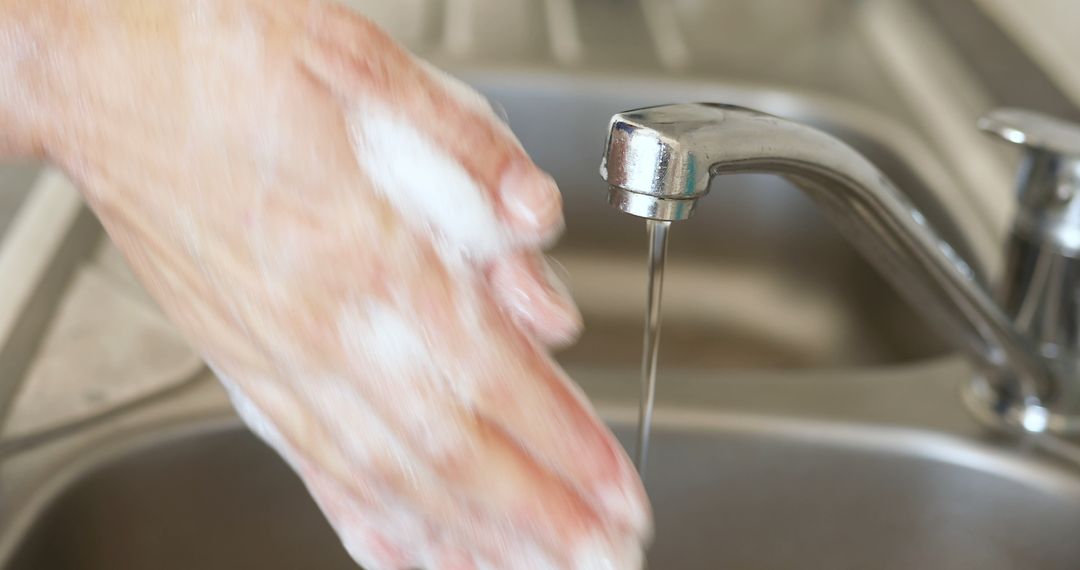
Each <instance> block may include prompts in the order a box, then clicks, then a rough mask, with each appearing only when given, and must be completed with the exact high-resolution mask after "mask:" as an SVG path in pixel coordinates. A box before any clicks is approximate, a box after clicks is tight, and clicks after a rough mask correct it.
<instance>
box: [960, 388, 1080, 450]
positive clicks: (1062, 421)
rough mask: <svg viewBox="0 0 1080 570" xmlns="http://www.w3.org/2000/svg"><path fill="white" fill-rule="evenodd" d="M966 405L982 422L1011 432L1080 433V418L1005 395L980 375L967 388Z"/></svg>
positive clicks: (963, 397) (963, 393)
mask: <svg viewBox="0 0 1080 570" xmlns="http://www.w3.org/2000/svg"><path fill="white" fill-rule="evenodd" d="M961 397H962V399H963V401H964V404H965V405H966V406H967V408H968V409H969V410H970V411H971V413H972V414H974V415H975V417H976V418H978V419H979V421H981V422H983V423H985V424H987V425H989V426H990V427H993V428H996V429H1002V430H1005V431H1009V432H1014V433H1015V432H1017V431H1020V432H1026V433H1053V434H1058V435H1078V434H1080V416H1074V415H1066V414H1061V413H1057V412H1052V411H1050V410H1049V409H1047V408H1045V407H1043V406H1040V405H1036V404H1030V403H1025V402H1022V401H1020V400H1019V399H1018V398H1016V397H1015V396H1010V395H1007V394H1003V393H1002V392H1001V391H1000V390H998V389H996V388H995V387H994V386H993V385H992V384H991V383H990V382H989V381H988V380H987V379H986V378H985V377H982V376H976V377H975V378H973V379H972V380H971V382H969V383H968V384H967V385H966V386H965V387H964V389H963V391H962V394H961Z"/></svg>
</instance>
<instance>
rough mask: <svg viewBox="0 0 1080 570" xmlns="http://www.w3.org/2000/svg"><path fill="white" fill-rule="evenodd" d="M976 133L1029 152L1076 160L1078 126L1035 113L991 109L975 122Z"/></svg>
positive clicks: (1079, 143) (1079, 139)
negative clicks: (1015, 145) (977, 126)
mask: <svg viewBox="0 0 1080 570" xmlns="http://www.w3.org/2000/svg"><path fill="white" fill-rule="evenodd" d="M979 129H981V130H983V131H986V132H988V133H992V134H995V135H997V136H999V137H1001V138H1003V139H1005V140H1007V141H1009V142H1011V143H1016V144H1019V145H1024V146H1026V147H1028V148H1031V149H1033V150H1038V151H1040V152H1049V153H1051V154H1055V155H1059V156H1072V157H1075V158H1080V125H1077V124H1075V123H1070V122H1068V121H1063V120H1061V119H1058V118H1057V117H1053V116H1050V115H1046V114H1043V113H1039V112H1038V111H1029V110H1027V109H1017V108H1013V107H1002V108H1000V109H994V110H993V111H990V112H989V113H987V114H986V115H984V116H983V117H982V118H981V119H979Z"/></svg>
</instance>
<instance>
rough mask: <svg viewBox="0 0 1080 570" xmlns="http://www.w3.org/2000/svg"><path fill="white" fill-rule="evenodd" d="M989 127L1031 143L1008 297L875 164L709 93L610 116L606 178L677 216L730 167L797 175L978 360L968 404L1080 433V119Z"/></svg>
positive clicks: (620, 194) (1021, 119)
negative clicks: (705, 99) (983, 281)
mask: <svg viewBox="0 0 1080 570" xmlns="http://www.w3.org/2000/svg"><path fill="white" fill-rule="evenodd" d="M979 127H980V128H981V129H983V130H984V131H987V132H989V133H992V134H996V135H998V136H1000V137H1002V138H1004V139H1005V140H1007V141H1010V142H1013V143H1017V144H1020V145H1023V146H1024V147H1025V148H1026V155H1025V158H1024V160H1023V161H1022V167H1021V169H1020V176H1019V192H1018V197H1019V208H1018V213H1017V214H1016V218H1015V223H1014V226H1013V231H1012V234H1011V237H1010V241H1009V244H1008V248H1007V253H1006V255H1007V260H1006V268H1007V269H1006V271H1005V276H1004V279H1003V283H1002V286H1001V291H1000V298H1001V299H1002V302H1000V303H999V302H997V301H995V299H994V297H993V296H992V294H991V293H989V292H987V290H986V289H984V287H983V286H982V285H980V284H979V282H978V281H977V280H976V277H975V274H974V272H973V271H972V269H971V266H969V265H968V264H967V263H966V262H965V261H964V260H963V259H962V258H961V257H960V256H959V255H958V254H957V253H956V252H955V251H954V249H953V248H952V247H951V246H950V245H949V244H948V243H946V242H945V241H943V240H942V239H940V238H939V237H938V236H937V234H936V233H935V231H934V229H933V228H932V227H930V225H929V224H928V223H927V220H926V218H925V217H923V215H922V214H921V213H920V212H919V210H918V209H916V208H915V207H914V206H912V204H911V203H909V202H908V200H907V199H906V198H905V197H904V195H903V194H902V193H901V192H899V191H898V190H897V189H896V187H895V186H894V185H893V184H892V183H891V182H890V181H889V180H888V179H887V178H886V177H885V175H884V174H882V173H881V172H880V171H879V170H878V169H877V168H876V167H875V166H874V165H873V164H871V163H870V161H869V160H867V159H866V158H865V157H863V156H862V155H861V154H859V153H858V152H856V151H855V150H854V149H852V148H851V147H850V146H848V145H846V144H845V143H843V142H841V141H840V140H838V139H837V138H835V137H833V136H831V135H829V134H826V133H824V132H822V131H820V130H817V129H814V128H811V127H808V126H805V125H802V124H799V123H796V122H793V121H789V120H785V119H782V118H779V117H775V116H772V115H768V114H766V113H762V112H758V111H754V110H751V109H746V108H743V107H737V106H733V105H721V104H706V103H693V104H676V105H662V106H657V107H649V108H644V109H637V110H633V111H627V112H624V113H620V114H618V115H615V116H614V117H613V118H612V120H611V124H610V129H609V134H608V141H607V146H606V149H605V153H604V158H603V162H602V163H601V166H600V174H601V176H603V178H604V180H605V181H607V183H608V185H609V192H608V201H609V202H610V204H611V205H612V206H614V207H615V208H616V209H618V210H621V211H622V212H625V213H628V214H631V215H634V216H638V217H642V218H646V219H652V220H661V221H666V222H677V221H679V220H685V219H687V218H689V217H690V216H691V215H693V213H694V210H695V209H696V208H697V206H698V203H699V202H700V201H701V199H702V198H704V197H705V196H706V195H707V194H708V192H709V185H710V182H711V181H712V179H713V178H715V177H717V176H723V175H725V174H735V173H746V172H756V173H769V174H776V175H779V176H782V177H784V178H786V179H788V180H789V181H791V183H792V184H794V185H795V186H796V187H797V188H799V189H801V190H802V191H803V192H805V193H806V194H807V195H808V196H809V197H810V198H811V199H812V200H813V201H814V202H815V203H816V204H818V205H819V206H820V207H821V208H822V209H823V210H824V211H825V213H826V214H827V216H828V217H829V218H830V219H832V220H833V221H834V222H835V224H836V226H837V227H838V229H839V230H840V232H841V233H842V234H844V235H845V236H846V237H848V238H849V239H850V241H851V242H852V243H853V244H854V245H855V246H856V248H857V249H859V250H860V251H861V252H862V254H863V255H864V256H865V257H866V258H867V259H868V260H869V261H870V262H871V263H872V264H873V265H875V266H876V267H877V268H878V270H879V271H881V272H882V273H883V274H884V275H885V276H886V278H888V279H889V280H890V281H891V283H892V284H893V286H894V287H895V288H896V289H897V290H898V291H899V292H900V293H901V294H903V295H904V296H905V297H907V299H908V301H909V302H910V303H911V305H912V306H913V307H915V308H917V309H919V310H921V311H922V313H923V315H924V317H925V318H926V319H928V320H929V321H930V322H931V324H932V325H934V326H936V327H937V328H938V329H939V330H940V331H941V332H943V333H944V335H943V336H945V337H946V338H948V339H950V340H951V341H953V343H954V344H955V345H956V346H957V348H959V349H960V350H962V351H963V352H965V353H966V355H967V356H968V357H969V358H970V360H971V361H972V363H973V364H974V369H975V376H974V378H973V379H972V381H971V382H970V383H969V384H968V385H967V387H966V388H965V390H964V401H965V402H966V403H967V404H968V406H969V407H970V408H971V409H972V411H973V412H974V413H976V415H977V416H978V417H980V418H981V419H983V420H988V421H992V422H993V423H994V425H998V426H1002V427H1006V428H1010V429H1019V430H1022V431H1026V432H1036V433H1059V434H1068V433H1078V432H1080V376H1078V374H1077V365H1076V364H1077V362H1078V360H1077V356H1078V355H1080V330H1078V329H1080V296H1078V294H1080V126H1077V125H1073V124H1070V123H1066V122H1064V121H1060V120H1057V119H1055V118H1052V117H1048V116H1045V115H1041V114H1038V113H1035V112H1031V111H1024V110H1019V109H999V110H996V111H993V112H991V113H990V114H988V115H986V116H985V117H983V118H982V119H981V120H980V121H979Z"/></svg>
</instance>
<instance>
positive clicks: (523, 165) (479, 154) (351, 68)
mask: <svg viewBox="0 0 1080 570" xmlns="http://www.w3.org/2000/svg"><path fill="white" fill-rule="evenodd" d="M309 28H310V36H311V37H310V42H309V43H308V44H306V46H305V50H304V53H303V54H302V58H303V64H304V65H305V66H306V68H307V69H309V70H310V71H311V72H312V74H313V75H314V76H316V77H317V78H318V79H320V80H321V81H323V82H324V83H325V84H326V86H327V87H328V88H329V89H330V90H331V91H332V92H334V93H335V94H336V95H337V96H338V97H339V98H340V99H341V100H342V101H343V103H344V104H345V105H346V107H347V108H351V107H354V106H361V105H372V104H374V103H381V106H382V107H383V108H384V110H386V109H392V110H393V112H394V113H396V114H397V115H398V119H397V120H398V121H404V120H405V119H404V118H407V122H408V123H410V124H411V125H412V126H413V127H414V128H416V129H418V130H420V131H421V133H422V135H423V136H424V137H425V138H426V139H428V140H429V141H430V142H431V144H432V145H433V146H434V147H436V148H438V149H440V150H441V151H442V152H444V153H446V154H447V155H448V156H449V157H450V159H451V161H452V162H454V163H455V164H458V165H460V166H461V168H463V170H464V171H465V172H466V173H467V175H468V176H469V177H470V178H471V180H473V181H474V182H475V183H476V184H477V185H478V187H479V188H481V189H482V191H483V192H484V193H485V194H486V199H487V200H488V201H489V202H490V203H491V204H493V205H494V207H495V210H496V212H497V214H498V215H499V217H500V219H501V220H502V221H503V222H504V223H505V225H506V226H507V227H508V228H509V229H511V230H513V231H514V233H515V235H517V236H518V237H519V238H520V239H522V240H526V241H527V242H528V243H534V244H539V243H542V242H544V241H546V240H549V239H551V237H552V236H553V235H554V234H556V233H558V231H559V229H561V224H562V215H561V199H560V197H559V194H558V191H557V189H556V187H555V185H554V183H553V182H552V181H551V179H550V177H548V176H547V175H546V174H544V173H543V172H542V171H540V170H539V169H538V168H536V166H535V165H533V164H532V162H531V161H530V160H529V159H528V157H527V156H526V154H525V152H524V150H523V149H522V148H521V146H520V144H519V143H518V142H517V139H516V138H515V137H514V136H513V133H511V132H510V130H509V129H508V128H507V127H506V125H505V124H504V123H503V122H502V121H501V120H499V118H498V116H497V115H496V114H495V112H494V111H493V110H492V108H491V106H490V105H489V104H487V102H486V101H484V99H483V98H482V97H481V96H480V95H478V94H476V93H475V92H474V91H473V90H472V89H471V88H469V87H468V86H466V85H464V84H463V83H461V82H460V81H458V80H456V79H453V78H451V77H449V76H447V75H445V74H443V73H442V72H440V71H438V70H436V69H434V68H432V67H430V66H428V65H427V64H425V63H423V62H421V61H419V60H417V59H415V58H413V57H412V55H411V54H409V53H408V52H406V51H405V50H404V49H403V48H401V47H400V46H398V45H397V44H395V43H394V42H393V41H392V40H391V39H390V38H389V37H388V36H387V35H386V34H385V33H383V32H382V31H380V30H379V29H378V28H377V27H376V26H374V25H373V24H372V23H371V22H369V21H367V20H365V19H364V18H362V17H360V16H358V15H357V14H355V13H353V12H352V11H350V10H348V9H347V8H343V7H339V6H327V7H325V8H324V9H323V10H322V12H321V13H320V14H318V15H316V16H313V17H312V22H311V24H310V25H309ZM376 54H377V55H376ZM413 166H414V169H415V166H416V165H413ZM413 173H414V174H415V172H413ZM428 191H429V192H435V191H437V189H428Z"/></svg>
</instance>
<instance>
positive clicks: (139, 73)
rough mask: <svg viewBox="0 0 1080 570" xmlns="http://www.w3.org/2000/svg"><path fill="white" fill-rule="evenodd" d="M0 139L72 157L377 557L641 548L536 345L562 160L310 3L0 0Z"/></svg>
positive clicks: (166, 304) (270, 424) (644, 517)
mask: <svg viewBox="0 0 1080 570" xmlns="http://www.w3.org/2000/svg"><path fill="white" fill-rule="evenodd" d="M0 50H2V53H3V54H5V55H6V56H7V57H4V58H3V63H2V64H0V65H2V66H3V67H4V69H0V150H3V151H4V152H7V153H18V154H38V155H42V156H44V157H46V158H48V159H50V160H51V161H53V162H54V163H56V164H58V165H60V166H61V167H62V168H64V169H65V170H66V171H67V172H68V173H69V174H70V176H71V177H72V178H73V180H75V181H76V183H77V184H78V185H79V186H80V188H81V189H82V191H83V193H84V195H85V197H86V199H87V201H88V203H89V204H90V206H91V207H92V208H93V210H94V212H95V213H96V214H97V215H98V216H99V218H100V219H101V221H102V223H103V224H104V226H105V228H106V229H107V231H108V233H109V235H110V236H111V237H112V239H113V240H114V241H115V243H116V245H117V246H118V247H119V248H120V249H121V250H122V251H123V253H124V254H125V256H126V257H127V259H128V261H129V262H130V264H131V266H132V267H133V269H134V270H135V272H136V273H137V274H138V276H139V277H140V279H141V280H142V282H143V283H144V284H145V286H146V287H147V289H148V290H149V291H150V292H151V293H152V294H153V295H154V297H155V298H156V299H157V300H158V302H159V303H160V304H161V306H162V307H163V308H164V310H165V311H166V312H167V314H168V315H169V316H170V318H171V319H172V320H173V321H174V322H175V323H176V325H177V326H178V327H180V328H181V330H183V331H184V333H185V334H186V335H187V337H188V338H189V339H190V340H191V342H192V343H194V344H195V345H196V346H197V347H198V349H199V350H200V351H201V352H202V353H203V355H204V356H205V358H206V360H207V362H208V363H209V364H210V365H211V366H212V367H213V369H214V370H215V371H216V372H217V374H218V376H219V377H220V378H221V380H222V382H223V383H224V385H225V386H226V387H227V389H228V390H229V393H230V395H231V396H232V398H233V402H234V404H235V406H236V408H237V410H238V411H239V412H240V414H241V416H242V417H243V418H244V420H245V421H246V422H247V423H248V425H249V426H250V427H251V428H252V429H253V430H254V431H256V432H257V433H259V434H260V435H261V436H262V437H263V438H264V439H265V440H266V441H267V442H268V443H270V444H271V445H272V446H273V447H274V448H275V449H277V450H278V451H279V452H280V453H281V455H282V456H283V457H284V458H285V459H286V460H287V461H289V462H290V464H291V465H292V466H293V467H294V469H296V470H297V472H298V473H299V474H300V475H301V477H302V478H303V480H304V482H305V484H306V485H307V487H308V489H309V490H310V492H311V493H312V495H313V496H314V498H315V499H316V501H317V502H318V503H319V505H320V506H321V508H322V510H323V512H324V513H325V514H326V516H327V517H328V519H329V520H330V522H331V523H332V524H333V526H334V528H335V529H336V530H337V532H338V534H339V536H340V538H341V539H342V541H343V543H344V544H345V546H346V547H347V548H348V549H349V552H350V553H351V554H352V556H353V557H354V558H355V559H356V560H357V562H359V563H361V564H362V565H364V566H365V567H367V568H369V569H370V570H377V569H382V568H391V569H407V568H429V569H447V570H449V569H462V570H464V569H470V568H499V569H504V570H511V569H546V568H553V569H554V568H560V569H561V568H575V569H577V568H580V569H586V568H587V569H593V568H595V569H609V568H610V569H626V568H638V567H640V565H641V548H642V544H643V542H644V541H646V540H647V537H648V535H649V533H650V514H649V510H648V504H647V500H646V498H645V495H644V492H643V489H642V487H641V484H640V482H639V481H638V479H637V477H636V475H635V473H634V471H633V469H632V466H631V465H630V463H629V461H628V460H627V458H626V457H625V455H624V453H623V452H622V450H621V449H620V447H619V445H618V444H617V442H615V441H614V439H613V438H612V436H611V434H610V433H609V432H608V431H607V429H606V428H605V427H604V426H603V424H602V423H601V422H600V421H599V420H598V419H597V417H596V415H595V414H594V412H593V411H592V410H591V408H590V407H589V405H588V403H587V402H586V401H585V399H584V398H583V396H582V395H581V394H580V393H579V392H578V391H577V389H576V388H575V387H574V386H573V385H572V384H571V383H570V382H569V381H568V379H567V378H566V377H565V376H564V375H563V373H562V372H561V371H560V370H559V368H558V366H557V365H556V364H555V363H554V362H553V361H552V360H551V358H550V357H549V356H548V354H547V351H546V349H545V346H544V345H545V344H550V343H555V342H564V341H567V340H569V339H571V338H572V337H573V335H574V334H575V333H576V331H577V328H578V326H579V318H578V315H577V313H576V312H575V309H574V308H573V305H572V303H571V302H570V301H569V300H568V299H567V298H566V296H565V295H564V294H563V293H562V292H561V289H560V288H559V287H558V286H557V285H555V284H554V283H553V282H552V281H551V280H550V279H549V278H548V276H547V274H546V272H545V270H544V269H543V267H544V266H543V263H542V261H541V257H540V254H539V251H540V247H541V246H542V245H543V244H544V243H546V242H547V241H549V240H551V239H552V238H553V237H554V236H555V235H556V234H557V233H558V231H559V229H560V225H561V214H560V199H559V195H558V192H557V190H556V188H555V186H554V185H553V183H552V181H551V180H550V179H549V178H548V177H547V176H546V175H544V174H543V173H542V172H540V171H539V170H538V169H537V168H536V167H535V166H534V165H533V164H532V163H531V161H529V159H528V158H527V157H526V155H525V154H524V152H523V151H522V149H521V148H520V146H519V145H518V144H517V142H516V140H515V139H514V137H513V135H512V134H511V133H510V132H509V130H508V129H507V128H506V127H505V126H504V125H503V124H502V123H501V122H500V121H499V119H498V118H497V117H496V115H495V114H494V113H492V111H491V109H490V107H489V106H488V105H487V103H486V102H484V101H483V99H481V98H480V97H479V96H477V95H476V94H474V93H473V92H472V91H471V90H470V89H469V88H467V87H465V86H464V85H462V84H460V83H458V82H456V81H454V80H452V79H449V78H447V77H445V76H443V75H442V74H441V73H440V72H438V71H436V70H434V69H432V68H430V67H429V66H427V65H426V64H424V63H422V62H420V61H419V60H417V59H415V58H413V57H412V56H411V55H410V54H408V53H407V52H405V51H404V50H403V49H402V48H400V47H399V46H397V45H395V44H394V43H393V42H392V41H391V40H390V39H388V38H387V36H385V35H384V34H383V33H382V32H381V31H379V30H378V29H377V28H375V27H374V26H373V25H372V24H370V23H369V22H368V21H366V20H364V19H362V18H360V17H358V16H356V15H355V14H353V13H352V12H350V11H348V10H346V9H344V8H341V7H337V6H334V5H330V4H325V3H322V2H317V1H307V0H143V1H139V0H77V1H76V0H45V1H43V0H0Z"/></svg>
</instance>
